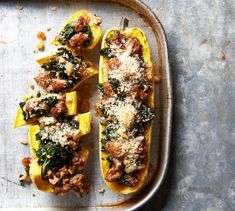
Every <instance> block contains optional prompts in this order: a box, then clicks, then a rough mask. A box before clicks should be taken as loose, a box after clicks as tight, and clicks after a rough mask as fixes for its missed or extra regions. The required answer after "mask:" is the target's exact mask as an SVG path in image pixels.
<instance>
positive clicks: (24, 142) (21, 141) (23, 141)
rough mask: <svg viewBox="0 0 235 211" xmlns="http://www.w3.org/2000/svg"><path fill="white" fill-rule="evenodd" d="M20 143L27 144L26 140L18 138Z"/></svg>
mask: <svg viewBox="0 0 235 211" xmlns="http://www.w3.org/2000/svg"><path fill="white" fill-rule="evenodd" d="M20 143H21V144H23V145H28V142H27V141H26V140H23V139H22V140H20Z"/></svg>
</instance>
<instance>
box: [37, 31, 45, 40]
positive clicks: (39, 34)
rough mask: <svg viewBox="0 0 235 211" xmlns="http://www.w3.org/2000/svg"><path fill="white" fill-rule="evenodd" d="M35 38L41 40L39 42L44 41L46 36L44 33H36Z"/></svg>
mask: <svg viewBox="0 0 235 211" xmlns="http://www.w3.org/2000/svg"><path fill="white" fill-rule="evenodd" d="M37 38H38V39H41V40H45V39H46V35H45V33H44V32H38V33H37Z"/></svg>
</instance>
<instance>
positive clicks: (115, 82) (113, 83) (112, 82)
mask: <svg viewBox="0 0 235 211" xmlns="http://www.w3.org/2000/svg"><path fill="white" fill-rule="evenodd" d="M108 81H109V84H110V85H111V87H112V89H113V90H114V91H117V88H118V87H119V86H120V81H119V80H118V79H116V78H108Z"/></svg>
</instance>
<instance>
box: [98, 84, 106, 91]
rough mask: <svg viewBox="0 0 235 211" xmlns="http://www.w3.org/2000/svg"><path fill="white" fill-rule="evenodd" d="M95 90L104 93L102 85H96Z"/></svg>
mask: <svg viewBox="0 0 235 211" xmlns="http://www.w3.org/2000/svg"><path fill="white" fill-rule="evenodd" d="M97 88H98V90H99V91H100V92H102V93H103V92H104V84H102V83H99V84H98V85H97Z"/></svg>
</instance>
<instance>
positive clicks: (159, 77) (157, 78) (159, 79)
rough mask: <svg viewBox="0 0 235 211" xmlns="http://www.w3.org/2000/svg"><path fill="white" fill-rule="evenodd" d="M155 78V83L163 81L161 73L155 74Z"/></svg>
mask: <svg viewBox="0 0 235 211" xmlns="http://www.w3.org/2000/svg"><path fill="white" fill-rule="evenodd" d="M153 80H154V83H155V84H157V83H160V81H161V76H160V75H155V76H154V77H153Z"/></svg>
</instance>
